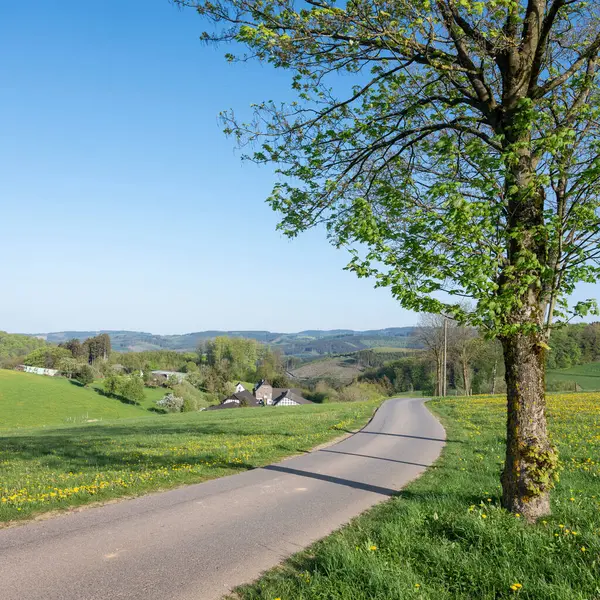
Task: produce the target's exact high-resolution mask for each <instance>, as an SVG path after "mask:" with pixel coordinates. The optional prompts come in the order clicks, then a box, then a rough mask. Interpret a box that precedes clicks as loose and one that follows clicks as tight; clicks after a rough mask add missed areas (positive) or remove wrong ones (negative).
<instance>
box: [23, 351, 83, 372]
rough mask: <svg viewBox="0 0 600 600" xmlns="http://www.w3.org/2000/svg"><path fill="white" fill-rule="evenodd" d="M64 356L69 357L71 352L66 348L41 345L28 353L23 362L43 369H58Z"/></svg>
mask: <svg viewBox="0 0 600 600" xmlns="http://www.w3.org/2000/svg"><path fill="white" fill-rule="evenodd" d="M65 358H71V353H70V352H69V351H68V350H67V349H66V348H59V347H58V346H43V347H41V348H38V349H37V350H34V351H33V352H31V353H30V354H28V355H27V356H26V357H25V359H24V360H23V364H25V365H28V366H30V367H41V368H43V369H58V368H59V365H60V363H61V362H62V361H63V360H64V359H65Z"/></svg>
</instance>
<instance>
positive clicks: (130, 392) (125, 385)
mask: <svg viewBox="0 0 600 600" xmlns="http://www.w3.org/2000/svg"><path fill="white" fill-rule="evenodd" d="M122 379H123V382H122V384H121V390H120V395H121V396H122V397H123V398H125V400H128V401H129V402H133V403H134V404H139V403H140V402H141V401H142V400H143V399H144V398H145V397H146V394H145V393H144V382H143V380H142V378H141V377H139V376H138V375H129V376H128V377H123V378H122Z"/></svg>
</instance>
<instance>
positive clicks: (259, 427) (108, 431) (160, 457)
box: [0, 375, 379, 522]
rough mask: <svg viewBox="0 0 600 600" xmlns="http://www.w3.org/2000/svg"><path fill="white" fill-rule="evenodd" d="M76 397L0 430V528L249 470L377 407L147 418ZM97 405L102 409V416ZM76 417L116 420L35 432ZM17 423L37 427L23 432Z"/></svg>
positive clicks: (91, 395) (65, 385)
mask: <svg viewBox="0 0 600 600" xmlns="http://www.w3.org/2000/svg"><path fill="white" fill-rule="evenodd" d="M32 377H38V376H35V375H34V376H32ZM38 379H40V380H41V381H43V382H44V385H47V386H49V387H48V388H47V389H53V390H54V389H56V390H57V392H56V393H57V394H60V392H63V393H65V392H71V391H72V390H71V388H72V389H73V390H76V389H77V388H75V387H73V386H71V384H69V382H68V381H66V380H60V381H59V380H52V379H50V378H43V377H38ZM54 386H56V388H55V387H54ZM3 389H4V386H3ZM83 391H84V392H86V394H85V398H86V400H87V403H85V402H84V403H83V404H78V405H77V407H76V408H75V407H73V406H70V405H69V403H70V402H72V401H73V398H75V396H70V395H68V394H66V395H63V397H62V398H63V401H62V402H61V401H60V400H59V399H55V400H53V401H52V409H51V411H49V404H48V403H49V400H46V401H45V402H43V401H40V402H37V403H35V404H34V403H31V404H30V405H29V409H28V411H27V412H25V413H23V414H22V416H21V417H20V418H18V419H17V418H13V423H14V425H15V428H13V429H4V430H0V465H1V466H2V470H1V475H0V522H2V521H4V522H6V521H11V520H15V519H23V518H26V517H30V516H34V515H36V514H39V513H41V512H47V511H52V510H58V509H66V508H69V507H72V506H79V505H83V504H88V503H90V502H94V501H99V500H108V499H112V498H119V497H123V496H132V495H139V494H142V493H146V492H150V491H155V490H160V489H168V488H171V487H174V486H178V485H181V484H188V483H196V482H200V481H205V480H207V479H213V478H216V477H221V476H224V475H229V474H233V473H238V472H240V471H245V470H248V469H253V468H255V467H259V466H262V465H265V464H268V463H271V462H273V461H276V460H279V459H281V458H283V457H285V456H289V455H293V454H298V453H301V452H304V451H307V450H310V449H311V448H313V447H314V446H317V445H319V444H321V443H323V442H326V441H329V440H331V439H334V438H336V437H338V436H339V435H340V434H341V431H342V430H347V429H355V428H360V427H361V426H363V425H364V424H365V423H366V422H367V421H368V419H369V418H370V417H371V415H372V414H373V411H374V410H375V408H376V407H377V406H378V404H379V402H377V401H374V402H365V403H348V404H324V405H318V404H315V405H307V406H299V407H286V408H248V409H242V410H219V411H203V412H195V413H180V414H167V415H156V414H155V415H152V413H150V412H148V411H146V410H144V409H143V408H139V407H135V406H130V405H126V404H121V403H119V402H118V401H116V400H113V399H111V398H106V397H103V396H101V395H99V394H97V393H96V392H94V391H92V390H83ZM36 397H37V396H36ZM77 398H78V401H79V402H81V397H79V396H78V397H77ZM14 399H15V398H13V400H14ZM96 402H99V403H105V410H104V411H103V410H102V408H101V407H99V406H98V404H96ZM62 404H67V405H69V406H62ZM94 411H95V412H94ZM111 411H112V412H111ZM117 413H118V414H117ZM127 413H129V414H127ZM83 414H85V415H86V416H87V417H92V416H94V415H95V416H96V417H98V418H103V419H105V418H108V416H110V415H111V414H113V415H114V416H115V417H121V418H119V419H118V420H110V421H109V420H103V421H98V422H94V423H84V424H73V425H59V426H51V425H47V426H41V425H42V424H43V423H44V422H45V420H46V418H48V420H49V421H52V422H58V421H60V420H61V419H64V418H65V416H68V415H73V416H78V417H81V416H82V415H83ZM130 415H133V416H134V417H135V416H137V418H130ZM139 415H148V416H142V417H139ZM25 421H27V422H29V423H36V424H37V425H38V427H31V428H23V427H22V425H23V424H24V423H25Z"/></svg>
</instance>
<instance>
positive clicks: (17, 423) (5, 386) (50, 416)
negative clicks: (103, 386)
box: [0, 370, 148, 430]
mask: <svg viewBox="0 0 600 600" xmlns="http://www.w3.org/2000/svg"><path fill="white" fill-rule="evenodd" d="M144 414H148V413H147V412H146V411H145V410H144V409H143V408H140V407H137V406H132V405H128V404H123V403H122V402H119V401H118V400H115V399H112V398H106V397H104V396H101V395H100V394H98V393H97V392H96V391H94V390H92V389H85V388H82V387H80V386H78V385H76V384H74V383H71V382H70V381H68V380H67V379H63V378H53V377H42V376H40V375H33V374H30V373H20V372H18V371H6V370H0V430H1V429H4V428H11V427H32V426H38V425H59V424H62V423H65V422H68V421H70V422H75V423H82V422H85V421H87V420H88V419H118V418H123V417H135V416H141V415H144Z"/></svg>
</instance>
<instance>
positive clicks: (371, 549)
mask: <svg viewBox="0 0 600 600" xmlns="http://www.w3.org/2000/svg"><path fill="white" fill-rule="evenodd" d="M369 550H370V551H371V552H375V550H377V546H369Z"/></svg>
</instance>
